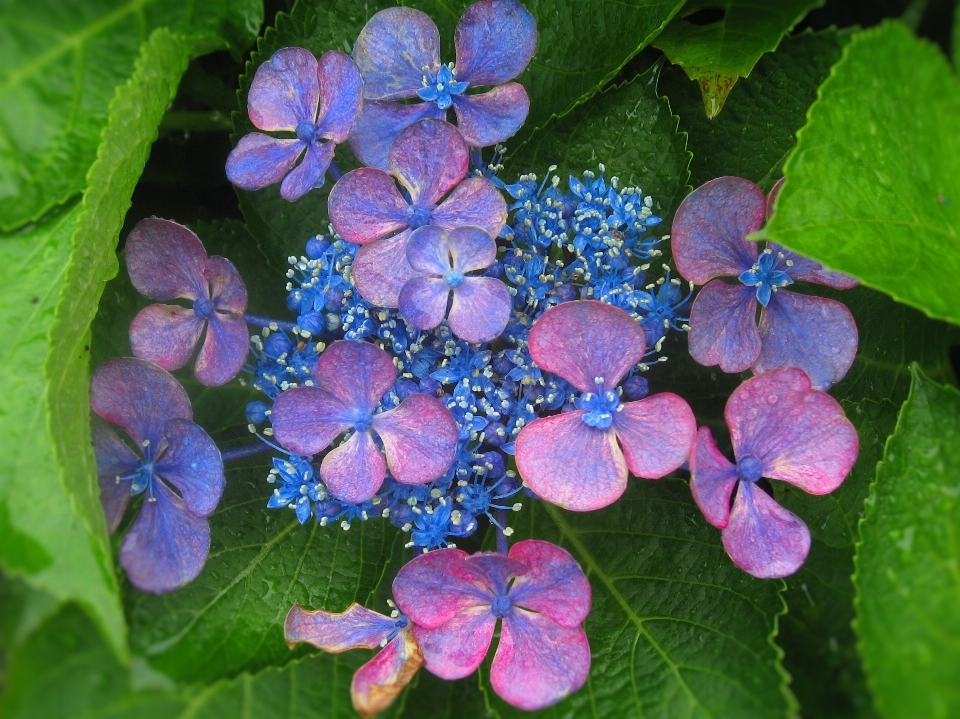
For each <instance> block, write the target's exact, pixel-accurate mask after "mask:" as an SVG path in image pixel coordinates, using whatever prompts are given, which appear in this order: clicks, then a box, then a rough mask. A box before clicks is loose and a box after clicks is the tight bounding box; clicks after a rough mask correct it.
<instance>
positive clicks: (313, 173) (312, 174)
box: [280, 142, 336, 202]
mask: <svg viewBox="0 0 960 719" xmlns="http://www.w3.org/2000/svg"><path fill="white" fill-rule="evenodd" d="M335 147H336V145H334V144H333V142H311V143H310V144H309V145H307V155H306V157H304V159H303V162H301V163H300V164H299V165H297V166H296V167H295V168H294V169H293V172H291V173H290V174H289V175H287V176H286V177H285V178H283V182H281V183H280V197H282V198H283V199H284V200H286V201H287V202H296V201H297V200H299V199H300V198H301V197H303V196H304V195H306V194H307V193H308V192H310V190H312V189H314V188H317V187H323V181H324V175H325V173H326V172H327V168H328V167H330V161H331V160H332V159H333V150H334V148H335Z"/></svg>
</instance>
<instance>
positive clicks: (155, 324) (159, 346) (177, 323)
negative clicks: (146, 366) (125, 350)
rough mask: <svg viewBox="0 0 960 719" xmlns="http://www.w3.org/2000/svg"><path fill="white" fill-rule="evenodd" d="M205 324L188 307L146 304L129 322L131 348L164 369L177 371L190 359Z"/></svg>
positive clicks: (135, 353)
mask: <svg viewBox="0 0 960 719" xmlns="http://www.w3.org/2000/svg"><path fill="white" fill-rule="evenodd" d="M204 324H205V320H203V319H201V318H199V317H197V315H196V313H195V312H194V311H193V310H192V309H189V308H187V307H180V306H178V305H148V306H147V307H144V308H143V309H142V310H140V311H139V312H138V313H137V316H136V317H134V318H133V322H131V323H130V348H131V350H132V351H133V354H134V356H135V357H140V358H141V359H145V360H150V361H151V362H153V363H154V364H156V365H159V366H160V367H162V368H163V369H165V370H175V369H180V368H181V367H183V366H184V365H185V364H186V363H187V362H189V361H190V358H191V357H192V356H193V352H194V350H195V349H196V347H197V342H199V341H200V335H201V334H202V333H203V326H204Z"/></svg>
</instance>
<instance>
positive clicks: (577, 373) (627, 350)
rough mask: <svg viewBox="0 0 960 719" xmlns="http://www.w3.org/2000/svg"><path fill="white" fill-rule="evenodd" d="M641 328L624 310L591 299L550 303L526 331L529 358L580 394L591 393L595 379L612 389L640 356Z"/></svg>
mask: <svg viewBox="0 0 960 719" xmlns="http://www.w3.org/2000/svg"><path fill="white" fill-rule="evenodd" d="M645 351H646V340H645V339H644V334H643V328H642V327H641V326H640V323H638V322H637V321H636V320H635V319H633V318H632V317H631V316H630V315H628V314H627V313H626V312H624V311H623V310H621V309H619V308H617V307H613V306H612V305H607V304H603V303H602V302H597V301H595V300H579V301H576V302H564V303H563V304H562V305H557V306H556V307H551V308H550V309H549V310H547V311H546V312H544V313H543V315H541V317H540V319H538V320H537V321H536V322H535V323H534V325H533V327H532V328H531V329H530V356H531V357H533V361H534V362H536V363H537V364H538V365H539V366H540V368H541V369H543V370H546V371H547V372H553V373H554V374H557V375H560V376H561V377H563V378H564V379H565V380H567V382H569V383H570V384H572V385H573V386H574V387H576V388H577V389H578V390H580V391H581V392H596V391H597V384H596V378H597V377H602V378H603V381H604V387H605V388H606V389H608V390H610V389H615V388H616V386H617V384H619V383H620V380H621V379H622V378H623V376H624V375H625V374H626V373H627V372H628V371H629V370H630V368H631V367H633V366H634V365H636V364H637V363H638V362H640V360H642V359H643V353H644V352H645Z"/></svg>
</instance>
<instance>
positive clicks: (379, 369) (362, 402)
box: [314, 340, 397, 413]
mask: <svg viewBox="0 0 960 719" xmlns="http://www.w3.org/2000/svg"><path fill="white" fill-rule="evenodd" d="M314 377H315V379H316V382H317V386H318V387H321V388H323V389H325V390H327V391H329V392H330V393H332V394H333V395H335V396H336V397H338V398H339V399H340V401H341V402H342V403H343V405H344V406H345V407H351V408H355V409H358V410H361V411H363V412H371V413H372V412H373V410H374V409H376V407H377V403H378V402H379V401H380V400H381V399H382V398H383V395H385V394H386V393H387V392H389V391H390V388H391V387H393V385H394V383H395V382H396V381H397V367H396V365H394V364H393V360H392V359H390V355H389V354H387V353H386V352H385V351H383V350H382V349H380V348H379V347H377V346H376V345H375V344H371V343H370V342H353V341H351V340H338V341H337V342H334V343H333V344H331V345H329V346H328V347H327V348H326V349H325V350H324V351H323V354H321V355H320V360H319V361H318V362H317V367H316V369H315V370H314Z"/></svg>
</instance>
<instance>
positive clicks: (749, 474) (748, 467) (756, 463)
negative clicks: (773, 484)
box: [737, 457, 763, 482]
mask: <svg viewBox="0 0 960 719" xmlns="http://www.w3.org/2000/svg"><path fill="white" fill-rule="evenodd" d="M737 476H738V477H739V478H740V479H741V480H742V481H744V482H759V481H760V478H761V477H762V476H763V467H762V465H761V464H760V460H759V459H757V458H756V457H744V458H743V459H741V460H740V461H739V462H737Z"/></svg>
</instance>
